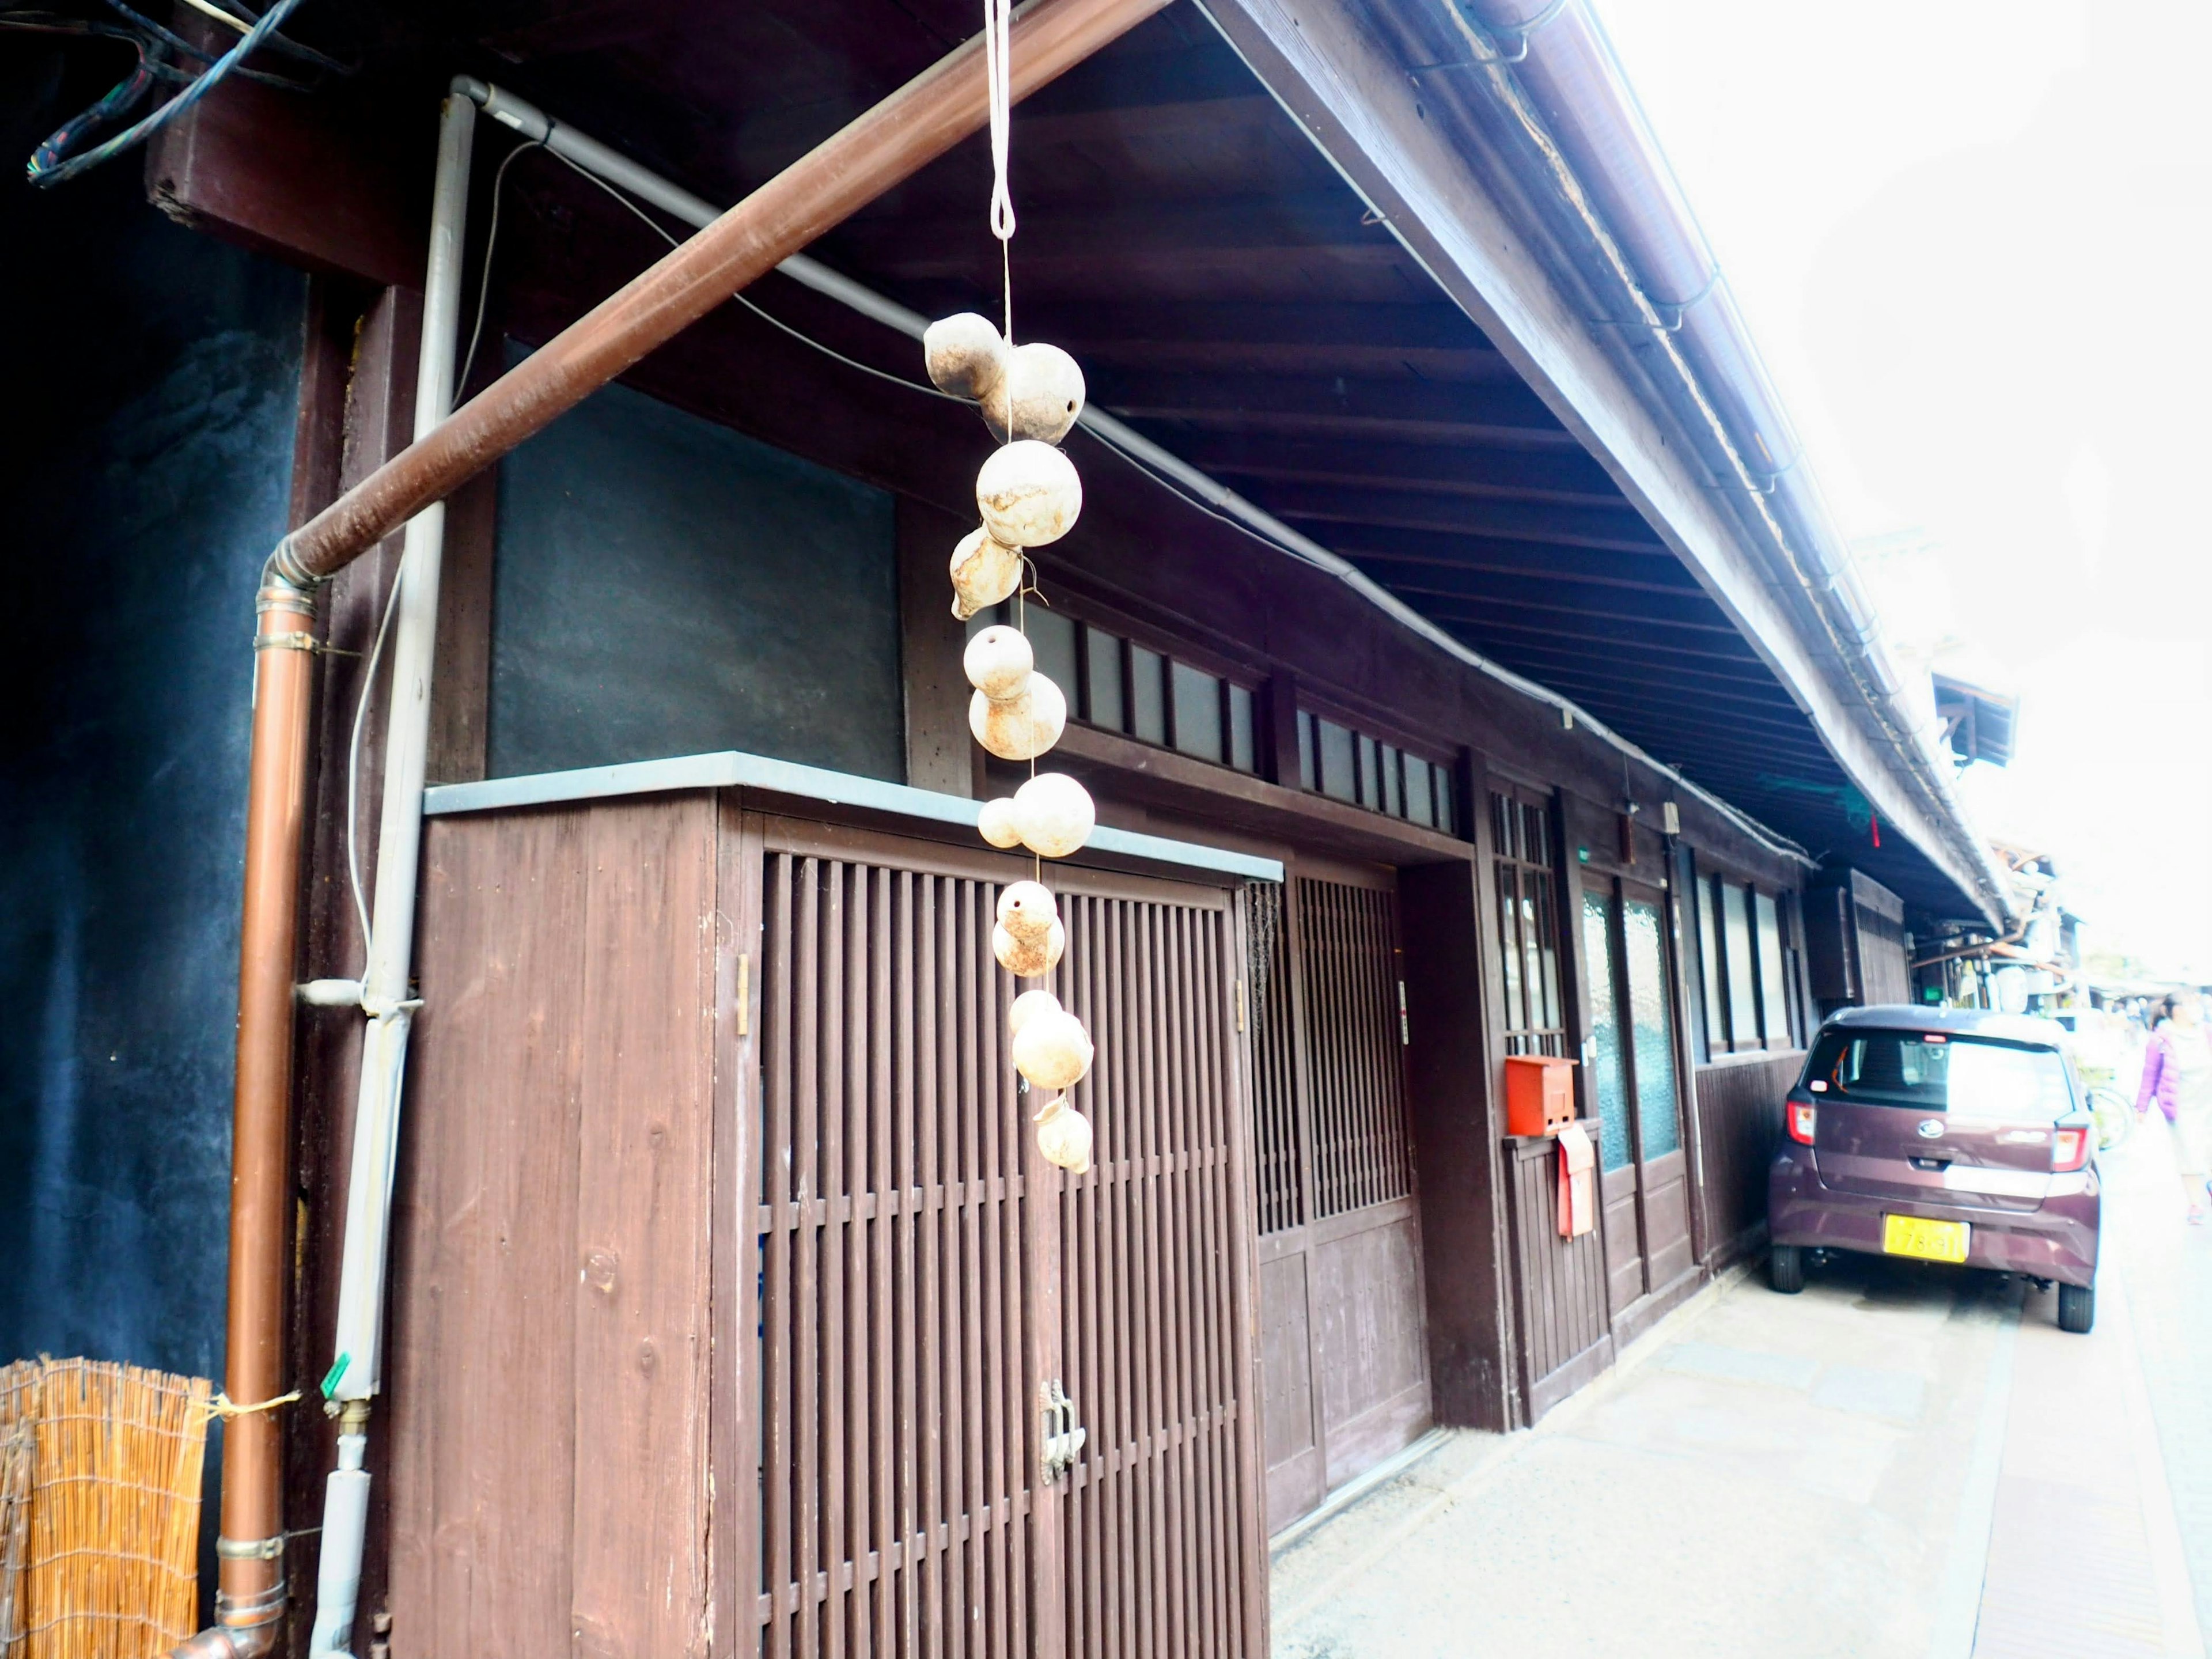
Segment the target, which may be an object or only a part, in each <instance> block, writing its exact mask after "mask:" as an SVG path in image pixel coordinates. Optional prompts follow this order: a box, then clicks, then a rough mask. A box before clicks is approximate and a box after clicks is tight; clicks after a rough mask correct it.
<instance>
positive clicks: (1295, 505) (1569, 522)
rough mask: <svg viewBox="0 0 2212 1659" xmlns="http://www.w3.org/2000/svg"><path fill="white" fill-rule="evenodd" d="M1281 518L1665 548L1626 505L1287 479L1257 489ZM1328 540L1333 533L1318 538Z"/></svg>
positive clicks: (1637, 549)
mask: <svg viewBox="0 0 2212 1659" xmlns="http://www.w3.org/2000/svg"><path fill="white" fill-rule="evenodd" d="M1252 498H1253V499H1254V500H1255V501H1258V502H1259V503H1260V505H1261V506H1262V507H1266V508H1267V510H1268V511H1269V512H1270V513H1273V514H1274V515H1275V516H1276V517H1277V518H1279V519H1287V520H1290V522H1291V523H1292V524H1294V525H1297V526H1300V527H1301V528H1303V527H1304V526H1307V525H1329V526H1335V525H1358V526H1366V527H1368V528H1370V529H1376V530H1417V531H1421V530H1425V531H1436V532H1442V533H1444V534H1447V535H1449V534H1452V533H1455V532H1458V533H1464V534H1468V535H1475V536H1502V537H1509V538H1513V539H1516V540H1519V541H1524V542H1545V543H1551V544H1556V545H1558V546H1560V547H1593V548H1609V549H1612V550H1614V551H1617V552H1623V553H1650V554H1661V553H1664V552H1665V551H1666V550H1667V549H1666V544H1664V543H1663V542H1661V541H1659V540H1658V539H1657V538H1656V537H1654V536H1653V535H1652V534H1651V529H1650V526H1648V525H1646V524H1645V523H1644V520H1642V519H1641V518H1639V517H1638V515H1637V514H1636V513H1635V511H1634V510H1633V509H1632V508H1630V507H1620V508H1617V509H1613V510H1607V509H1606V508H1603V507H1561V506H1555V505H1553V504H1550V503H1547V502H1540V501H1499V500H1497V499H1495V498H1492V497H1483V496H1469V495H1430V494H1425V493H1420V492H1416V491H1412V490H1392V489H1345V488H1343V487H1341V486H1337V485H1328V484H1307V483H1298V482H1295V481H1285V482H1283V483H1272V484H1269V485H1268V486H1267V488H1265V489H1255V490H1253V491H1252ZM1315 539H1316V540H1317V541H1322V542H1327V541H1328V539H1329V536H1328V532H1315Z"/></svg>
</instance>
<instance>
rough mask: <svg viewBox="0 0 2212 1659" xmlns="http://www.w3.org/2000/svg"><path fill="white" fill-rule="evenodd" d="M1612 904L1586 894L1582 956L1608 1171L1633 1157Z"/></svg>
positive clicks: (1602, 1154)
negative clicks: (1617, 998)
mask: <svg viewBox="0 0 2212 1659" xmlns="http://www.w3.org/2000/svg"><path fill="white" fill-rule="evenodd" d="M1612 908H1613V905H1612V902H1611V901H1610V899H1609V898H1608V897H1607V895H1605V894H1602V893H1584V894H1583V957H1585V958H1586V959H1587V961H1588V963H1589V1018H1590V1039H1591V1050H1592V1054H1591V1060H1590V1097H1591V1099H1592V1101H1593V1102H1594V1103H1595V1104H1596V1107H1597V1110H1598V1118H1599V1123H1598V1137H1597V1140H1598V1158H1599V1160H1600V1162H1601V1164H1602V1165H1603V1167H1605V1168H1606V1169H1608V1170H1618V1169H1620V1168H1621V1167H1622V1166H1623V1165H1624V1164H1627V1163H1628V1161H1629V1158H1630V1151H1629V1144H1628V1089H1627V1080H1626V1074H1625V1073H1624V1072H1623V1071H1622V1069H1621V1063H1620V1008H1619V1007H1618V1006H1615V1003H1614V1000H1613V927H1612V925H1611V924H1612V917H1611V915H1609V914H1608V913H1609V912H1610V911H1611V910H1612Z"/></svg>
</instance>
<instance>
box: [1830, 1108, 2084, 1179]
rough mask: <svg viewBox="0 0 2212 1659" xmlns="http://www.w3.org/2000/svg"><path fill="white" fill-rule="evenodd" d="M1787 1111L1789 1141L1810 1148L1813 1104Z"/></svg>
mask: <svg viewBox="0 0 2212 1659" xmlns="http://www.w3.org/2000/svg"><path fill="white" fill-rule="evenodd" d="M1789 1111H1790V1117H1789V1122H1790V1139H1792V1140H1794V1141H1796V1143H1797V1144H1798V1145H1799V1146H1811V1145H1812V1144H1813V1121H1814V1106H1813V1103H1812V1102H1811V1101H1809V1100H1793V1101H1791V1102H1790V1108H1789ZM2075 1167H2076V1168H2077V1169H2078V1168H2079V1167H2080V1166H2079V1165H2078V1164H2077V1165H2075Z"/></svg>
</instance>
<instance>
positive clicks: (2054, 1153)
mask: <svg viewBox="0 0 2212 1659" xmlns="http://www.w3.org/2000/svg"><path fill="white" fill-rule="evenodd" d="M2094 1133H2096V1132H2095V1130H2093V1128H2091V1127H2090V1126H2089V1125H2087V1124H2086V1123H2079V1124H2061V1125H2060V1126H2059V1127H2057V1129H2055V1130H2053V1131H2052V1132H2051V1168H2052V1169H2053V1170H2056V1171H2057V1173H2058V1174H2060V1175H2065V1174H2067V1173H2068V1172H2069V1171H2070V1170H2078V1169H2081V1167H2082V1166H2083V1165H2084V1164H2087V1163H2088V1161H2089V1149H2090V1147H2091V1146H2093V1145H2094V1142H2093V1140H2092V1139H2091V1137H2092V1136H2093V1134H2094Z"/></svg>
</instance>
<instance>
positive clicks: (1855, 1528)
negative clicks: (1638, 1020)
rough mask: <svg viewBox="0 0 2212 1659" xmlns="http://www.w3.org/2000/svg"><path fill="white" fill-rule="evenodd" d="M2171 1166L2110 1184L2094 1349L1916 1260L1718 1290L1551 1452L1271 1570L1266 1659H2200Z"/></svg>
mask: <svg viewBox="0 0 2212 1659" xmlns="http://www.w3.org/2000/svg"><path fill="white" fill-rule="evenodd" d="M2165 1157H2166V1153H2165V1152H2164V1147H2163V1141H2162V1137H2160V1135H2159V1134H2157V1133H2139V1134H2138V1135H2137V1136H2136V1138H2135V1139H2134V1140H2133V1141H2131V1143H2130V1146H2128V1147H2127V1148H2125V1149H2124V1152H2123V1154H2122V1155H2121V1156H2119V1157H2118V1158H2113V1159H2111V1160H2108V1164H2107V1179H2108V1183H2109V1186H2110V1188H2111V1190H2112V1199H2111V1204H2112V1209H2111V1212H2110V1213H2111V1214H2112V1217H2113V1221H2112V1225H2111V1228H2110V1231H2109V1232H2108V1241H2109V1242H2108V1247H2107V1257H2106V1273H2105V1276H2104V1279H2103V1281H2102V1283H2101V1284H2100V1291H2099V1302H2100V1307H2099V1309H2098V1328H2097V1330H2096V1331H2095V1333H2093V1334H2092V1335H2090V1336H2088V1337H2087V1338H2081V1337H2069V1336H2066V1335H2064V1334H2062V1333H2060V1332H2059V1331H2058V1330H2057V1328H2056V1327H2055V1325H2054V1324H2053V1322H2052V1316H2053V1310H2052V1307H2051V1304H2052V1303H2053V1301H2054V1300H2055V1297H2052V1296H2051V1295H2048V1294H2040V1295H2039V1294H2036V1293H2034V1292H2033V1291H2032V1290H2029V1291H2027V1293H2026V1294H2025V1296H2023V1287H2021V1286H2018V1285H2008V1284H2007V1283H2006V1282H2004V1281H2002V1280H1999V1279H1995V1278H1993V1277H1991V1276H1989V1275H1984V1274H1978V1273H1977V1274H1963V1273H1955V1272H1951V1271H1948V1270H1945V1269H1942V1268H1937V1267H1923V1266H1918V1265H1915V1264H1911V1263H1906V1262H1899V1261H1867V1260H1863V1259H1846V1260H1844V1261H1839V1262H1837V1263H1835V1264H1833V1265H1832V1266H1831V1267H1828V1268H1826V1270H1824V1271H1822V1272H1820V1273H1818V1274H1816V1275H1815V1276H1814V1278H1813V1279H1812V1281H1811V1282H1810V1284H1809V1285H1808V1288H1807V1289H1806V1291H1805V1292H1804V1294H1803V1295H1802V1296H1799V1297H1778V1296H1775V1295H1773V1294H1772V1293H1771V1292H1770V1291H1767V1290H1766V1288H1765V1285H1764V1282H1763V1280H1762V1279H1758V1278H1752V1279H1742V1280H1738V1281H1736V1282H1734V1283H1730V1284H1727V1285H1723V1286H1720V1287H1716V1288H1714V1289H1711V1290H1709V1291H1707V1292H1705V1295H1704V1296H1703V1297H1700V1298H1699V1300H1697V1301H1695V1302H1693V1303H1692V1304H1690V1305H1689V1306H1687V1307H1686V1308H1685V1309H1683V1310H1680V1312H1679V1313H1678V1314H1676V1315H1675V1316H1674V1317H1672V1318H1670V1319H1669V1320H1668V1321H1666V1322H1663V1323H1662V1325H1661V1326H1660V1327H1659V1328H1658V1329H1657V1330H1656V1331H1655V1332H1653V1333H1652V1334H1651V1335H1650V1337H1648V1338H1647V1339H1646V1340H1644V1341H1643V1342H1641V1343H1639V1344H1638V1345H1637V1346H1636V1347H1635V1348H1634V1349H1632V1350H1631V1352H1630V1353H1629V1355H1628V1356H1627V1357H1626V1359H1625V1361H1624V1363H1623V1364H1622V1365H1621V1366H1620V1367H1618V1368H1617V1369H1616V1370H1614V1371H1613V1373H1612V1374H1610V1375H1609V1376H1607V1377H1606V1378H1604V1379H1602V1380H1601V1382H1600V1383H1597V1384H1595V1386H1593V1387H1592V1388H1591V1389H1588V1390H1585V1391H1584V1393H1583V1394H1582V1395H1579V1396H1577V1398H1576V1399H1574V1400H1572V1401H1568V1402H1567V1403H1566V1404H1565V1405H1564V1406H1562V1407H1559V1409H1558V1410H1557V1411H1555V1412H1554V1413H1553V1414H1552V1415H1551V1417H1549V1418H1548V1419H1546V1421H1545V1422H1544V1423H1543V1424H1542V1425H1540V1426H1539V1427H1538V1428H1537V1429H1536V1430H1535V1431H1532V1432H1530V1433H1528V1434H1523V1435H1517V1436H1512V1437H1496V1436H1486V1435H1479V1434H1473V1433H1457V1434H1454V1435H1451V1436H1449V1437H1445V1439H1444V1441H1443V1443H1442V1444H1441V1445H1440V1446H1439V1447H1438V1449H1437V1450H1435V1451H1433V1452H1431V1454H1430V1455H1428V1456H1426V1457H1425V1458H1424V1459H1423V1460H1422V1461H1421V1462H1419V1463H1418V1464H1416V1465H1414V1466H1413V1467H1412V1468H1408V1469H1407V1470H1406V1471H1404V1472H1403V1473H1402V1474H1401V1475H1399V1476H1398V1477H1397V1478H1396V1479H1395V1480H1390V1481H1389V1482H1387V1483H1385V1484H1384V1485H1383V1486H1380V1487H1378V1488H1377V1489H1376V1491H1374V1492H1371V1493H1370V1494H1369V1495H1368V1496H1366V1497H1365V1498H1363V1499H1361V1500H1360V1501H1358V1503H1357V1504H1353V1505H1352V1506H1350V1507H1348V1508H1347V1509H1346V1510H1344V1511H1343V1512H1341V1513H1340V1514H1339V1515H1337V1516H1334V1517H1332V1518H1331V1519H1330V1520H1328V1522H1324V1523H1323V1524H1322V1525H1321V1526H1320V1527H1318V1528H1315V1529H1314V1530H1313V1531H1312V1532H1310V1534H1306V1535H1304V1536H1303V1537H1301V1538H1299V1539H1297V1541H1294V1542H1293V1543H1292V1544H1291V1545H1290V1546H1289V1547H1286V1548H1285V1549H1284V1550H1283V1551H1281V1552H1280V1553H1279V1554H1278V1556H1277V1558H1276V1562H1275V1572H1274V1578H1273V1606H1274V1620H1275V1643H1274V1647H1275V1652H1276V1654H1277V1655H1278V1656H1279V1659H1385V1656H1388V1659H1420V1656H1428V1655H1435V1656H1439V1659H1442V1656H1451V1659H1460V1656H1476V1655H1486V1654H1492V1653H1497V1654H1512V1655H1514V1656H1516V1659H1576V1656H1582V1655H1590V1656H1613V1655H1619V1654H1623V1653H1630V1652H1633V1653H1635V1654H1637V1655H1638V1656H1648V1659H1668V1656H1675V1655H1681V1656H1691V1655H1695V1656H1698V1659H1731V1656H1736V1655H1742V1656H1746V1659H1749V1656H1753V1655H1757V1656H1759V1659H1771V1656H1775V1655H1784V1656H1791V1659H1799V1656H1802V1659H1820V1656H1829V1655H1834V1656H1881V1659H1888V1656H1897V1659H1968V1656H1970V1655H1972V1656H1975V1659H2015V1656H2019V1659H2027V1656H2041V1655H2046V1654H2048V1655H2052V1656H2058V1655H2064V1656H2069V1659H2093V1656H2103V1655H2134V1654H2160V1655H2188V1656H2194V1655H2201V1654H2202V1652H2203V1648H2202V1645H2201V1643H2200V1640H2199V1638H2198V1629H2197V1615H2196V1605H2197V1604H2199V1603H2201V1602H2202V1601H2203V1597H2204V1595H2205V1590H2206V1588H2207V1583H2208V1572H2207V1569H2209V1568H2212V1388H2208V1386H2207V1382H2206V1379H2207V1378H2208V1377H2212V1371H2208V1370H2207V1369H2206V1367H2207V1364H2208V1363H2212V1355H2208V1354H2207V1353H2206V1352H2204V1350H2205V1348H2206V1347H2207V1346H2208V1337H2207V1334H2206V1331H2205V1327H2206V1325H2207V1324H2208V1322H2212V1230H2204V1229H2198V1230H2191V1229H2187V1228H2185V1227H2184V1226H2182V1225H2181V1224H2180V1221H2179V1185H2178V1182H2173V1181H2172V1177H2171V1175H2170V1170H2171V1164H2170V1163H2164V1164H2161V1162H2160V1159H2161V1158H2165ZM2169 1422H2171V1425H2172V1426H2171V1428H2170V1429H2169ZM2169 1487H2170V1488H2171V1495H2169ZM2177 1516H2179V1519H2178V1520H2177ZM2192 1567H2194V1568H2195V1571H2196V1576H2195V1577H2194V1578H2193V1579H2192V1577H2191V1568H2192ZM2192 1592H2193V1593H2192Z"/></svg>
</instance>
